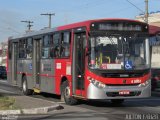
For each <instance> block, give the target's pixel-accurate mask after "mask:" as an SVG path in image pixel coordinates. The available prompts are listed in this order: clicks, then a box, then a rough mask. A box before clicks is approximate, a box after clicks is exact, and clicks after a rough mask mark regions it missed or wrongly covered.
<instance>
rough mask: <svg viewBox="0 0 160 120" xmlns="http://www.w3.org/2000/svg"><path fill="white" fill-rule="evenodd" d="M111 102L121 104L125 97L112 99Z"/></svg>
mask: <svg viewBox="0 0 160 120" xmlns="http://www.w3.org/2000/svg"><path fill="white" fill-rule="evenodd" d="M111 102H112V104H115V105H120V104H122V103H123V102H124V99H112V100H111Z"/></svg>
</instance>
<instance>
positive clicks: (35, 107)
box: [0, 96, 63, 115]
mask: <svg viewBox="0 0 160 120" xmlns="http://www.w3.org/2000/svg"><path fill="white" fill-rule="evenodd" d="M11 97H13V98H15V100H16V102H15V105H16V106H17V107H18V108H20V109H19V110H0V115H5V114H46V113H48V112H50V111H52V110H59V109H63V107H62V106H60V105H59V104H58V103H55V102H51V101H48V100H43V99H38V98H33V97H29V96H11Z"/></svg>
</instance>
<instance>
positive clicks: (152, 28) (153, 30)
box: [149, 25, 160, 36]
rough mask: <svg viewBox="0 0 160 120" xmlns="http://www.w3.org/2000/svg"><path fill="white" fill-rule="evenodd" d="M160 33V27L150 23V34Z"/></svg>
mask: <svg viewBox="0 0 160 120" xmlns="http://www.w3.org/2000/svg"><path fill="white" fill-rule="evenodd" d="M158 33H160V27H158V26H154V25H149V34H150V36H152V35H156V34H158Z"/></svg>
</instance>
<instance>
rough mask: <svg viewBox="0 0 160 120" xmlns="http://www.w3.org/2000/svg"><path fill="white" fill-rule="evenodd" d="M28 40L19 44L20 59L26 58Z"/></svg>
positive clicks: (22, 40) (23, 40)
mask: <svg viewBox="0 0 160 120" xmlns="http://www.w3.org/2000/svg"><path fill="white" fill-rule="evenodd" d="M26 56H27V55H26V39H21V40H20V42H19V58H21V59H23V58H26Z"/></svg>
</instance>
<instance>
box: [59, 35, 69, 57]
mask: <svg viewBox="0 0 160 120" xmlns="http://www.w3.org/2000/svg"><path fill="white" fill-rule="evenodd" d="M70 36H71V33H70V32H64V33H62V41H61V48H60V49H61V50H60V51H61V57H69V56H70V41H71V37H70Z"/></svg>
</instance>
